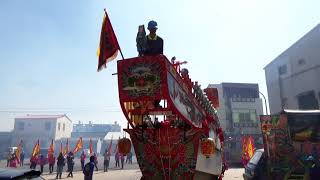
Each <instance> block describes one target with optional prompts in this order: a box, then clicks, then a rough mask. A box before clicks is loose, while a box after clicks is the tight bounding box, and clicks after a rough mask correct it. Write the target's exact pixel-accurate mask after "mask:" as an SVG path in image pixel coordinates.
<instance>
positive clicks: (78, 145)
mask: <svg viewBox="0 0 320 180" xmlns="http://www.w3.org/2000/svg"><path fill="white" fill-rule="evenodd" d="M82 148H83V143H82V137H80V138H79V140H78V141H77V144H76V147H74V149H73V151H72V152H73V153H76V152H78V151H79V150H80V149H82Z"/></svg>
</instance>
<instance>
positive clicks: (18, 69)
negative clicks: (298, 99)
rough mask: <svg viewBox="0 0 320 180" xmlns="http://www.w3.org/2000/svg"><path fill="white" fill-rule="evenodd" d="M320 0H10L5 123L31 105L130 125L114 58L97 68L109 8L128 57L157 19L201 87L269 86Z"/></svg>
mask: <svg viewBox="0 0 320 180" xmlns="http://www.w3.org/2000/svg"><path fill="white" fill-rule="evenodd" d="M318 7H320V2H318V1H316V0H314V1H311V0H310V1H298V0H282V1H277V0H265V1H262V0H261V1H258V0H233V1H231V0H223V1H214V0H198V1H195V0H194V1H191V0H176V1H172V0H162V1H150V0H148V1H147V0H141V1H132V0H124V1H119V0H108V1H107V0H104V1H102V0H68V1H65V0H55V1H42V0H28V1H23V0H2V1H0V22H1V26H0V27H1V28H0V120H1V121H2V122H3V123H2V124H3V125H2V126H1V127H0V131H8V130H11V129H12V128H13V118H14V117H15V116H20V115H25V114H27V113H33V114H35V113H36V114H56V113H59V114H60V113H66V114H67V115H68V116H69V117H70V118H71V119H72V120H73V121H74V122H77V121H79V120H80V121H84V122H88V121H89V120H91V121H94V122H97V123H112V122H114V121H118V122H119V123H120V124H122V125H125V124H126V120H125V118H124V116H123V115H122V112H121V109H120V106H119V101H118V92H117V77H116V76H112V75H111V74H112V73H115V72H116V61H113V62H111V63H109V64H108V65H107V66H108V68H107V69H106V70H103V71H102V72H99V73H97V72H96V69H97V57H96V50H97V45H98V43H99V36H100V29H101V23H102V17H103V9H104V8H107V10H108V14H109V17H110V19H111V22H112V25H113V28H114V31H115V33H116V35H117V38H118V41H119V44H120V46H121V48H122V51H123V54H124V56H125V57H127V58H129V57H134V56H136V55H137V52H136V47H135V37H136V32H137V28H138V25H140V24H145V25H146V24H147V22H148V21H149V20H152V19H153V20H156V21H157V22H158V27H159V30H158V34H159V35H160V36H161V37H162V38H163V39H164V53H165V55H167V57H168V58H171V57H172V56H176V57H177V59H180V60H186V61H188V62H189V63H188V64H187V65H186V66H185V67H187V68H188V69H189V71H190V74H191V78H192V80H197V81H199V82H200V84H201V85H202V87H206V86H207V85H208V84H209V83H221V82H240V83H258V84H259V86H260V89H261V91H262V92H263V93H264V94H266V95H267V91H266V85H265V77H264V71H263V67H264V66H266V65H267V64H268V63H269V62H270V61H272V60H273V59H274V58H275V57H277V56H278V55H279V54H280V53H281V52H283V51H284V50H286V49H287V48H288V47H289V46H290V45H292V44H293V43H294V42H295V41H297V40H298V39H299V38H301V37H302V36H303V35H304V34H306V33H307V32H308V31H309V30H311V29H312V28H313V27H315V26H316V25H317V24H318V23H319V20H320V11H319V10H318ZM118 59H120V56H119V57H118Z"/></svg>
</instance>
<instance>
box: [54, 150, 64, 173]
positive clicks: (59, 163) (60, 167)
mask: <svg viewBox="0 0 320 180" xmlns="http://www.w3.org/2000/svg"><path fill="white" fill-rule="evenodd" d="M64 165H65V161H64V157H63V154H62V153H60V154H59V156H58V158H57V176H56V179H58V178H59V179H61V175H62V171H63V166H64Z"/></svg>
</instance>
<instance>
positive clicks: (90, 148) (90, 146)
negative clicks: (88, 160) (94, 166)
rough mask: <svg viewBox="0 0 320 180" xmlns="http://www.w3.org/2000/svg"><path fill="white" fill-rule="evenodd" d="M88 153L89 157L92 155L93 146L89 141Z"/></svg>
mask: <svg viewBox="0 0 320 180" xmlns="http://www.w3.org/2000/svg"><path fill="white" fill-rule="evenodd" d="M89 153H90V155H92V153H93V144H92V140H91V139H90V141H89Z"/></svg>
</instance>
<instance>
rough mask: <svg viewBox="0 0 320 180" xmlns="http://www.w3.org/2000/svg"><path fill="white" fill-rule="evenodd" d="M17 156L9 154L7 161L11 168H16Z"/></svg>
mask: <svg viewBox="0 0 320 180" xmlns="http://www.w3.org/2000/svg"><path fill="white" fill-rule="evenodd" d="M17 160H18V159H17V157H16V155H15V154H12V156H11V159H10V162H9V167H12V168H17V164H18V161H17Z"/></svg>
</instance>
